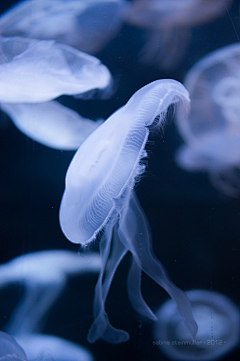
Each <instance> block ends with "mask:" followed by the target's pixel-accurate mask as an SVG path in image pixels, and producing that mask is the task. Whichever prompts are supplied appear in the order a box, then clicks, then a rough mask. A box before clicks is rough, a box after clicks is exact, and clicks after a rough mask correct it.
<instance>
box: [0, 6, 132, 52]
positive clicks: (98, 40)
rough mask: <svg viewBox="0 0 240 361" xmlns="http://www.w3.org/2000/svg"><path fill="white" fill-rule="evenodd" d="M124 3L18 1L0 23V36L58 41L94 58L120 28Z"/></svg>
mask: <svg viewBox="0 0 240 361" xmlns="http://www.w3.org/2000/svg"><path fill="white" fill-rule="evenodd" d="M126 6H127V3H126V1H124V0H70V1H64V0H49V1H48V0H31V1H28V0H27V1H20V2H18V3H17V5H16V6H15V7H13V8H11V9H10V10H8V11H7V12H6V13H5V14H3V15H2V16H1V19H0V34H1V35H3V36H16V35H18V36H23V37H27V38H34V39H49V40H52V39H54V40H57V41H58V42H60V43H63V44H67V45H70V46H73V47H74V48H77V49H79V50H81V51H84V52H86V53H90V54H94V53H96V52H98V51H99V50H101V49H102V48H103V47H104V45H105V44H106V43H107V42H108V41H109V40H110V39H111V38H113V37H114V36H115V35H116V34H117V32H118V31H119V29H120V27H121V25H122V17H123V13H124V12H125V8H126Z"/></svg>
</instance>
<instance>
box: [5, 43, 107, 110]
mask: <svg viewBox="0 0 240 361" xmlns="http://www.w3.org/2000/svg"><path fill="white" fill-rule="evenodd" d="M0 50H1V59H0V77H1V87H0V102H6V103H39V102H40V103H41V102H45V101H48V100H52V99H54V98H56V97H58V96H60V95H62V94H67V95H78V94H82V93H85V92H88V91H89V90H92V89H95V88H100V89H101V88H102V89H104V88H106V87H107V86H108V85H109V82H110V79H111V76H110V73H109V71H108V69H107V68H106V67H105V66H104V65H102V64H101V63H100V61H99V60H98V59H96V58H95V57H93V56H91V55H88V54H86V53H83V52H80V51H78V50H76V49H74V48H72V47H69V46H67V45H64V44H58V43H55V42H54V41H51V40H42V41H38V40H33V39H25V38H21V37H10V38H3V37H0Z"/></svg>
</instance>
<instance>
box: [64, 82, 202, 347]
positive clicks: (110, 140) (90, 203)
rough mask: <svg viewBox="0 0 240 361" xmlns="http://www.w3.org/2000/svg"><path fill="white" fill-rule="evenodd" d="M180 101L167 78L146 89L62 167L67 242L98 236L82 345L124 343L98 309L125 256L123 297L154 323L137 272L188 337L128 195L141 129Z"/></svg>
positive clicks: (181, 93) (180, 92) (173, 291)
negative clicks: (159, 293)
mask: <svg viewBox="0 0 240 361" xmlns="http://www.w3.org/2000/svg"><path fill="white" fill-rule="evenodd" d="M180 101H182V103H183V104H184V105H185V106H187V105H188V103H189V98H188V93H187V91H186V90H185V88H184V87H183V86H182V85H181V84H180V83H178V82H176V81H174V80H159V81H155V82H153V83H150V84H148V85H146V86H145V87H143V88H141V89H140V90H139V91H137V92H136V93H135V94H134V95H133V96H132V97H131V99H130V100H129V101H128V102H127V104H126V105H125V106H124V107H122V108H120V109H119V110H118V111H116V112H115V113H114V114H113V115H112V116H111V117H110V118H109V119H108V120H107V121H106V122H105V123H103V124H102V125H101V126H100V127H99V128H98V129H96V130H95V131H94V132H93V133H92V134H91V135H90V136H89V137H88V138H87V140H86V141H85V142H84V143H83V144H82V145H81V147H80V148H79V150H78V151H77V153H76V154H75V156H74V158H73V160H72V162H71V164H70V166H69V168H68V171H67V174H66V187H65V191H64V195H63V198H62V202H61V206H60V224H61V228H62V230H63V232H64V234H65V235H66V237H67V238H68V239H69V240H70V241H71V242H73V243H81V244H83V245H85V246H86V247H88V244H89V243H90V242H91V241H94V240H95V238H96V236H97V234H98V233H99V232H100V231H102V233H101V240H100V256H101V259H102V266H101V272H100V275H99V279H98V282H97V285H96V288H95V299H94V305H93V309H94V311H93V313H94V322H93V324H92V326H91V328H90V331H89V334H88V340H89V342H95V341H96V340H97V339H98V338H102V339H103V340H105V341H107V342H110V343H120V342H124V341H127V340H128V339H129V335H128V333H127V332H125V331H123V330H118V329H116V328H114V327H113V326H111V324H110V323H109V320H108V316H107V314H106V312H105V301H106V298H107V295H108V291H109V288H110V286H111V282H112V280H113V277H114V274H115V272H116V269H117V267H118V266H119V263H120V262H121V260H122V258H123V257H124V255H125V254H126V253H127V251H130V252H131V254H132V256H133V262H132V266H131V268H130V272H129V277H128V293H129V298H130V301H131V303H132V306H133V307H134V309H135V310H136V311H137V312H138V313H140V314H142V315H143V316H145V317H148V318H150V319H153V320H156V316H155V315H154V314H153V313H152V311H151V310H150V308H149V307H148V306H147V305H146V303H145V302H144V300H143V297H142V294H141V272H142V270H143V271H144V272H145V273H146V274H148V276H150V277H151V278H152V279H154V281H155V282H157V283H158V284H159V285H161V286H162V287H163V288H164V289H165V290H166V291H167V292H168V293H169V295H170V296H171V297H172V298H173V299H174V301H175V302H176V304H177V308H178V311H179V313H180V314H181V316H182V317H183V319H184V322H185V325H186V327H187V328H188V330H189V332H190V334H191V335H192V337H193V338H194V337H195V334H196V332H197V325H196V323H195V321H194V318H193V316H192V311H191V305H190V303H189V300H188V299H187V297H186V295H185V293H184V292H183V291H181V290H180V289H179V288H178V287H176V286H175V285H174V283H173V282H172V281H171V280H170V279H169V277H168V276H167V274H166V271H165V269H164V267H163V266H162V264H161V262H159V261H158V260H157V259H156V258H155V257H154V255H153V254H152V249H151V242H152V241H151V232H150V227H149V225H148V221H147V218H146V216H145V214H144V212H143V210H142V208H141V206H140V204H139V202H138V200H137V197H136V195H135V193H134V184H135V182H136V180H137V179H139V177H140V175H141V174H142V173H143V172H144V170H145V166H144V164H143V163H142V159H143V158H145V157H146V156H147V153H146V151H145V149H144V148H145V145H146V142H147V140H148V135H149V128H150V127H151V126H152V127H154V126H156V125H157V124H158V125H159V124H160V125H161V124H162V123H163V121H164V118H165V117H164V116H165V113H166V111H167V109H168V107H169V105H170V104H176V103H178V102H180Z"/></svg>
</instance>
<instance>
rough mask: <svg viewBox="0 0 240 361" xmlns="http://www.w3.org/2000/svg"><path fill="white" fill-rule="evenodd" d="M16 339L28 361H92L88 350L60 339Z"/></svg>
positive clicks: (38, 336) (28, 337)
mask: <svg viewBox="0 0 240 361" xmlns="http://www.w3.org/2000/svg"><path fill="white" fill-rule="evenodd" d="M16 339H17V341H18V342H19V344H20V345H21V346H22V347H23V348H24V350H25V353H26V355H27V359H28V361H36V360H41V361H49V360H51V361H66V360H67V361H94V357H93V355H92V354H91V352H90V351H89V350H88V349H86V348H85V347H83V346H80V345H78V344H76V343H74V342H70V341H67V340H64V339H63V338H61V337H56V336H52V335H43V334H25V335H20V336H17V337H16Z"/></svg>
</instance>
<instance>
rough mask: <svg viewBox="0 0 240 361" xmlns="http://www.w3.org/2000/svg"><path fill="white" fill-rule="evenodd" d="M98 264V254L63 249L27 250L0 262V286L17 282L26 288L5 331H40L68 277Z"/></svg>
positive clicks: (94, 270) (90, 270)
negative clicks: (26, 252)
mask: <svg viewBox="0 0 240 361" xmlns="http://www.w3.org/2000/svg"><path fill="white" fill-rule="evenodd" d="M100 265H101V262H100V258H99V255H97V254H91V255H88V256H86V257H82V256H80V255H79V254H77V253H75V252H71V251H63V250H48V251H39V252H34V253H29V254H25V255H23V256H19V257H17V258H14V259H13V260H11V261H9V262H7V263H5V264H2V265H0V289H1V288H3V287H6V286H8V285H11V284H16V283H17V282H18V283H22V284H24V288H25V292H24V295H23V298H22V300H21V301H20V303H19V304H18V305H17V307H16V309H15V310H14V312H13V314H12V315H11V318H10V320H9V322H8V325H7V332H9V333H10V334H11V335H22V334H26V333H27V334H30V333H32V332H36V331H39V329H41V328H42V323H43V321H44V316H45V314H46V312H47V311H48V310H49V308H50V307H51V306H52V305H53V304H54V302H55V301H56V300H57V298H58V297H59V296H60V294H61V293H62V291H63V289H64V286H65V285H66V282H67V276H69V275H73V274H79V273H82V272H98V271H99V269H100Z"/></svg>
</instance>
